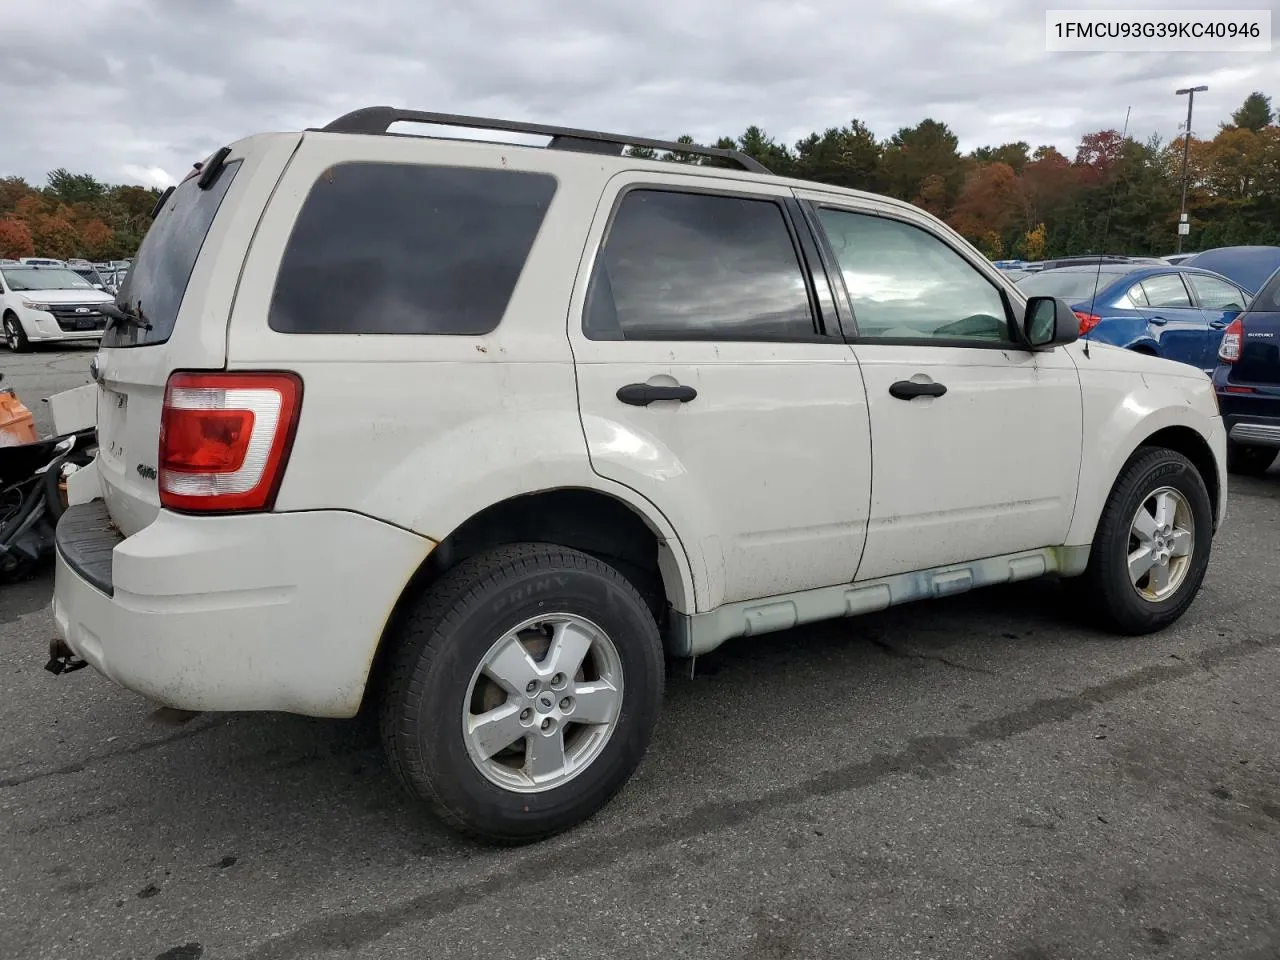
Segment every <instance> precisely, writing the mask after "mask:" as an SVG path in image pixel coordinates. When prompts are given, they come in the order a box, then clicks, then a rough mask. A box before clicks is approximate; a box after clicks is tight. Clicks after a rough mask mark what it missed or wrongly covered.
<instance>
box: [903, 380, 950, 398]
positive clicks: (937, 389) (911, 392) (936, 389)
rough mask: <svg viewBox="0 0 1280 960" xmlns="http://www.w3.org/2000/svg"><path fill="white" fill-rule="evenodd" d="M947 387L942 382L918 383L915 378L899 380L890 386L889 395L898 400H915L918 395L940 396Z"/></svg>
mask: <svg viewBox="0 0 1280 960" xmlns="http://www.w3.org/2000/svg"><path fill="white" fill-rule="evenodd" d="M946 392H947V388H946V387H944V386H943V385H942V384H940V383H916V382H915V381H914V380H899V381H898V382H897V383H895V384H892V385H891V386H890V387H889V396H891V397H895V398H897V399H898V400H914V399H915V398H916V397H940V396H942V395H943V394H944V393H946Z"/></svg>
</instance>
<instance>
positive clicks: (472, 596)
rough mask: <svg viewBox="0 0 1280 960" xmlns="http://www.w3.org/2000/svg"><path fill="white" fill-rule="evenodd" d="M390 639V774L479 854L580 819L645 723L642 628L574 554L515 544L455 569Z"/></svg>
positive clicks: (635, 761)
mask: <svg viewBox="0 0 1280 960" xmlns="http://www.w3.org/2000/svg"><path fill="white" fill-rule="evenodd" d="M389 640H390V642H391V643H393V644H394V655H393V660H392V662H391V664H390V669H389V677H388V682H387V685H386V688H385V691H384V694H383V700H382V731H383V739H384V742H385V743H386V746H387V753H388V756H389V758H390V761H391V766H392V769H393V770H394V771H395V772H396V773H397V775H398V776H399V777H400V779H401V780H402V781H403V782H404V783H405V785H406V786H408V788H409V789H410V790H411V791H412V792H413V793H414V794H416V795H417V796H418V797H420V798H421V799H423V800H424V801H426V802H427V804H428V805H429V806H430V807H431V808H432V809H433V810H434V811H435V812H436V813H437V814H438V815H439V816H440V817H442V818H443V819H444V820H445V821H446V822H447V823H449V824H450V825H451V826H453V827H455V828H456V829H458V830H461V831H462V832H464V833H467V834H470V835H472V836H475V837H478V838H481V839H484V840H488V841H493V842H500V843H518V842H524V841H529V840H536V839H539V838H541V837H546V836H549V835H551V834H553V833H557V832H559V831H561V830H564V829H567V828H569V827H572V826H574V825H575V824H577V823H580V822H581V821H583V820H585V819H586V818H587V817H589V816H591V815H592V814H593V813H595V811H596V810H598V809H599V808H600V807H602V806H603V805H604V804H605V803H607V802H608V800H609V798H610V797H612V796H613V794H614V793H616V792H617V791H618V789H619V788H621V786H622V785H623V784H624V783H625V782H626V780H627V779H628V778H629V777H630V776H631V774H632V772H633V771H634V770H635V768H636V767H637V766H638V765H639V763H640V760H641V758H642V757H643V755H644V751H645V748H646V747H647V746H648V742H649V738H650V736H651V735H652V732H653V728H654V725H655V723H656V721H657V717H658V710H659V707H660V705H661V701H662V687H663V669H664V664H663V651H662V644H661V641H660V639H659V636H658V629H657V624H656V623H655V622H654V618H653V613H652V612H651V610H650V608H649V606H648V605H647V604H646V603H645V601H644V599H643V598H642V597H641V596H640V594H639V593H638V592H637V590H636V588H635V586H633V585H632V583H631V582H630V581H629V580H628V579H627V578H626V577H624V576H623V575H622V574H621V573H620V572H618V570H616V569H615V568H613V567H611V566H609V565H608V564H606V563H604V562H602V561H600V560H598V559H596V558H595V557H592V556H589V555H587V554H584V553H580V552H578V551H576V550H570V549H568V548H564V547H556V546H550V545H546V544H515V545H512V546H505V547H499V548H496V549H494V550H493V551H491V552H489V553H486V554H483V555H481V556H478V557H473V558H471V559H468V560H464V561H463V562H461V563H459V564H458V565H457V566H456V567H454V568H453V569H451V570H450V571H449V572H448V573H446V574H445V575H444V576H443V577H441V578H440V579H439V580H438V581H437V582H435V583H434V584H433V585H432V586H431V587H430V588H429V589H428V590H427V591H426V592H425V593H424V594H423V595H422V596H421V597H420V598H418V600H417V602H416V604H414V606H413V607H412V609H410V610H409V611H408V613H407V615H406V616H405V617H404V618H403V620H402V622H401V624H400V627H399V629H398V631H397V634H396V635H395V636H393V637H391V638H389Z"/></svg>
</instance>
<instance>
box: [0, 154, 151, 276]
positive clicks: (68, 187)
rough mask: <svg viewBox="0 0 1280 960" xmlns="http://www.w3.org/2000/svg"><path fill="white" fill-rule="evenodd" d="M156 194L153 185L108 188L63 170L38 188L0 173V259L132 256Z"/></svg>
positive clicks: (148, 219) (139, 242)
mask: <svg viewBox="0 0 1280 960" xmlns="http://www.w3.org/2000/svg"><path fill="white" fill-rule="evenodd" d="M159 196H160V191H159V190H156V189H153V188H149V187H140V186H128V185H121V186H109V185H107V184H103V183H101V182H99V181H98V180H97V179H95V178H94V177H92V176H90V175H88V174H77V173H70V172H68V171H67V170H63V169H58V170H54V171H52V172H51V173H50V174H49V179H48V184H47V186H45V187H42V188H37V187H33V186H31V185H30V184H28V183H27V182H26V181H25V180H23V179H22V178H20V177H0V257H4V258H15V257H29V256H34V255H37V254H38V255H40V256H43V257H56V258H57V259H59V260H66V259H70V258H72V257H84V258H86V259H91V260H115V259H118V258H121V257H128V256H132V255H133V254H134V252H135V251H136V250H137V249H138V245H139V244H141V243H142V237H143V235H144V234H146V232H147V227H148V226H149V225H150V223H151V211H152V209H153V208H154V207H155V203H156V200H157V199H158V198H159Z"/></svg>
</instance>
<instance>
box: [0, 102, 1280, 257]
mask: <svg viewBox="0 0 1280 960" xmlns="http://www.w3.org/2000/svg"><path fill="white" fill-rule="evenodd" d="M677 142H680V143H689V144H692V143H693V138H692V137H690V136H687V135H686V136H683V137H680V138H679V140H678V141H677ZM715 146H717V147H721V148H728V149H733V150H740V151H742V152H743V153H746V154H747V155H749V156H751V157H753V158H755V159H757V160H759V161H760V162H761V163H763V164H764V165H765V166H766V167H768V168H769V169H770V170H772V171H773V172H774V173H776V174H780V175H783V176H794V177H799V178H802V179H805V180H813V181H818V182H821V183H829V184H833V185H836V186H842V187H853V188H855V189H859V190H867V191H870V192H872V193H880V194H887V195H889V196H892V197H897V198H899V199H901V200H906V201H909V202H910V203H914V204H915V205H916V206H919V207H922V208H923V209H925V210H928V211H929V212H930V213H932V214H935V215H936V216H939V217H941V218H942V219H944V220H946V221H947V222H948V223H949V224H951V226H952V227H954V228H955V229H956V230H957V231H959V232H960V233H961V234H963V235H964V236H965V237H966V238H967V239H969V240H971V241H972V242H973V243H974V244H976V245H977V246H978V247H979V248H980V249H981V250H982V251H983V252H984V253H986V254H987V255H988V256H990V257H992V258H1000V257H1018V258H1022V259H1027V260H1040V259H1043V258H1045V257H1059V256H1069V255H1071V254H1078V253H1128V254H1135V255H1141V254H1163V253H1168V252H1169V251H1170V250H1171V249H1172V248H1173V245H1174V243H1175V238H1176V233H1177V221H1178V207H1179V201H1180V197H1181V192H1182V162H1183V149H1184V146H1185V134H1184V135H1183V136H1180V137H1177V138H1175V139H1173V140H1171V141H1168V142H1165V141H1161V140H1160V139H1159V138H1158V137H1152V138H1151V139H1149V140H1146V141H1144V142H1139V141H1137V140H1135V139H1133V138H1132V137H1126V136H1122V135H1121V133H1120V132H1119V131H1116V130H1112V129H1107V130H1099V131H1097V132H1095V133H1090V134H1086V135H1085V136H1083V137H1082V138H1081V139H1080V143H1079V144H1078V145H1077V147H1076V151H1075V156H1074V157H1068V156H1066V155H1064V154H1063V153H1061V152H1060V151H1059V150H1057V149H1056V148H1054V147H1052V146H1038V147H1036V148H1034V149H1032V148H1031V146H1030V144H1028V143H1027V142H1025V141H1017V142H1014V143H1005V144H1001V145H999V146H986V147H980V148H978V149H977V150H973V151H971V152H970V153H968V154H965V155H962V154H961V153H960V151H959V139H958V137H957V136H956V135H955V133H953V132H952V131H951V129H950V128H949V127H948V126H947V125H946V124H945V123H941V122H939V121H937V120H933V119H926V120H922V121H921V122H920V123H918V124H917V125H915V126H914V127H903V128H902V129H900V130H899V131H898V132H897V133H895V134H893V135H892V136H891V137H888V138H887V139H884V140H881V139H878V138H877V137H876V136H875V135H874V134H873V133H872V132H871V131H870V130H869V129H868V128H867V126H866V125H865V124H864V123H862V122H861V121H859V120H856V119H855V120H852V121H850V123H849V124H848V125H846V126H843V127H831V128H829V129H827V130H824V131H823V132H821V133H812V134H810V135H809V136H807V137H805V138H804V139H803V140H800V141H799V142H797V143H796V144H794V145H792V146H790V147H788V146H787V145H785V144H781V143H778V142H777V141H776V140H775V139H774V138H772V137H770V136H769V135H768V134H767V133H765V131H764V130H762V129H761V128H759V127H757V126H751V127H748V128H747V130H746V131H745V132H744V133H743V134H742V136H740V137H737V138H734V137H722V138H720V139H719V140H718V141H717V142H716V144H715ZM629 152H630V154H631V155H633V156H637V157H648V158H655V159H661V160H670V161H673V162H680V163H699V164H711V165H723V163H724V162H723V161H720V160H718V159H714V158H708V157H704V156H700V155H698V154H695V153H689V152H684V151H672V152H669V153H657V152H655V151H653V150H650V149H647V148H632V149H631V150H630V151H629ZM159 196H160V191H159V190H157V189H154V188H147V187H139V186H128V185H115V186H109V185H107V184H104V183H101V182H100V181H98V180H97V179H95V178H94V177H92V176H90V175H89V174H73V173H70V172H68V171H67V170H64V169H58V170H54V171H52V172H51V173H50V174H49V176H48V182H47V184H46V185H45V186H43V187H33V186H31V185H30V184H28V183H27V182H26V181H25V180H23V179H21V178H20V177H8V178H0V257H19V256H31V255H33V254H36V253H38V254H40V255H42V256H51V257H58V258H60V259H66V258H68V257H76V256H82V257H86V258H89V259H116V258H120V257H127V256H132V255H133V253H134V252H135V251H136V250H137V247H138V244H139V243H141V241H142V237H143V235H144V234H145V233H146V229H147V226H148V224H149V223H150V214H151V210H152V208H153V207H154V205H155V202H156V200H157V199H158V198H159ZM1187 212H1188V214H1189V217H1190V221H1191V233H1190V236H1189V237H1188V238H1187V240H1186V241H1185V242H1184V246H1185V247H1186V249H1188V250H1197V249H1198V250H1205V249H1209V248H1210V247H1217V246H1229V245H1235V244H1277V245H1280V126H1278V125H1277V117H1276V114H1275V112H1274V111H1273V110H1272V106H1271V98H1270V97H1267V96H1264V95H1263V94H1262V93H1252V94H1250V95H1249V96H1248V97H1247V98H1246V99H1245V101H1244V103H1243V104H1242V105H1241V107H1240V109H1238V110H1236V111H1235V113H1234V114H1232V116H1231V122H1230V123H1224V124H1221V125H1220V126H1219V129H1218V131H1217V132H1216V134H1215V135H1214V136H1213V137H1212V138H1197V137H1192V138H1191V143H1190V148H1189V164H1188V191H1187Z"/></svg>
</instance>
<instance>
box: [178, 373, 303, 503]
mask: <svg viewBox="0 0 1280 960" xmlns="http://www.w3.org/2000/svg"><path fill="white" fill-rule="evenodd" d="M301 399H302V381H301V380H299V379H298V378H297V377H296V376H294V375H293V374H291V373H175V374H173V375H172V376H170V377H169V382H168V384H167V385H166V386H165V391H164V413H163V414H162V416H161V418H160V505H161V506H162V507H165V508H166V509H169V510H187V511H201V512H210V511H216V512H226V511H241V510H267V509H270V508H271V505H272V503H273V501H274V500H275V495H276V491H277V490H278V489H279V487H280V480H281V478H282V477H283V476H284V466H285V462H286V461H287V460H288V458H289V447H290V445H291V444H292V443H293V433H294V427H295V426H296V424H297V421H298V406H299V403H300V402H301Z"/></svg>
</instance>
